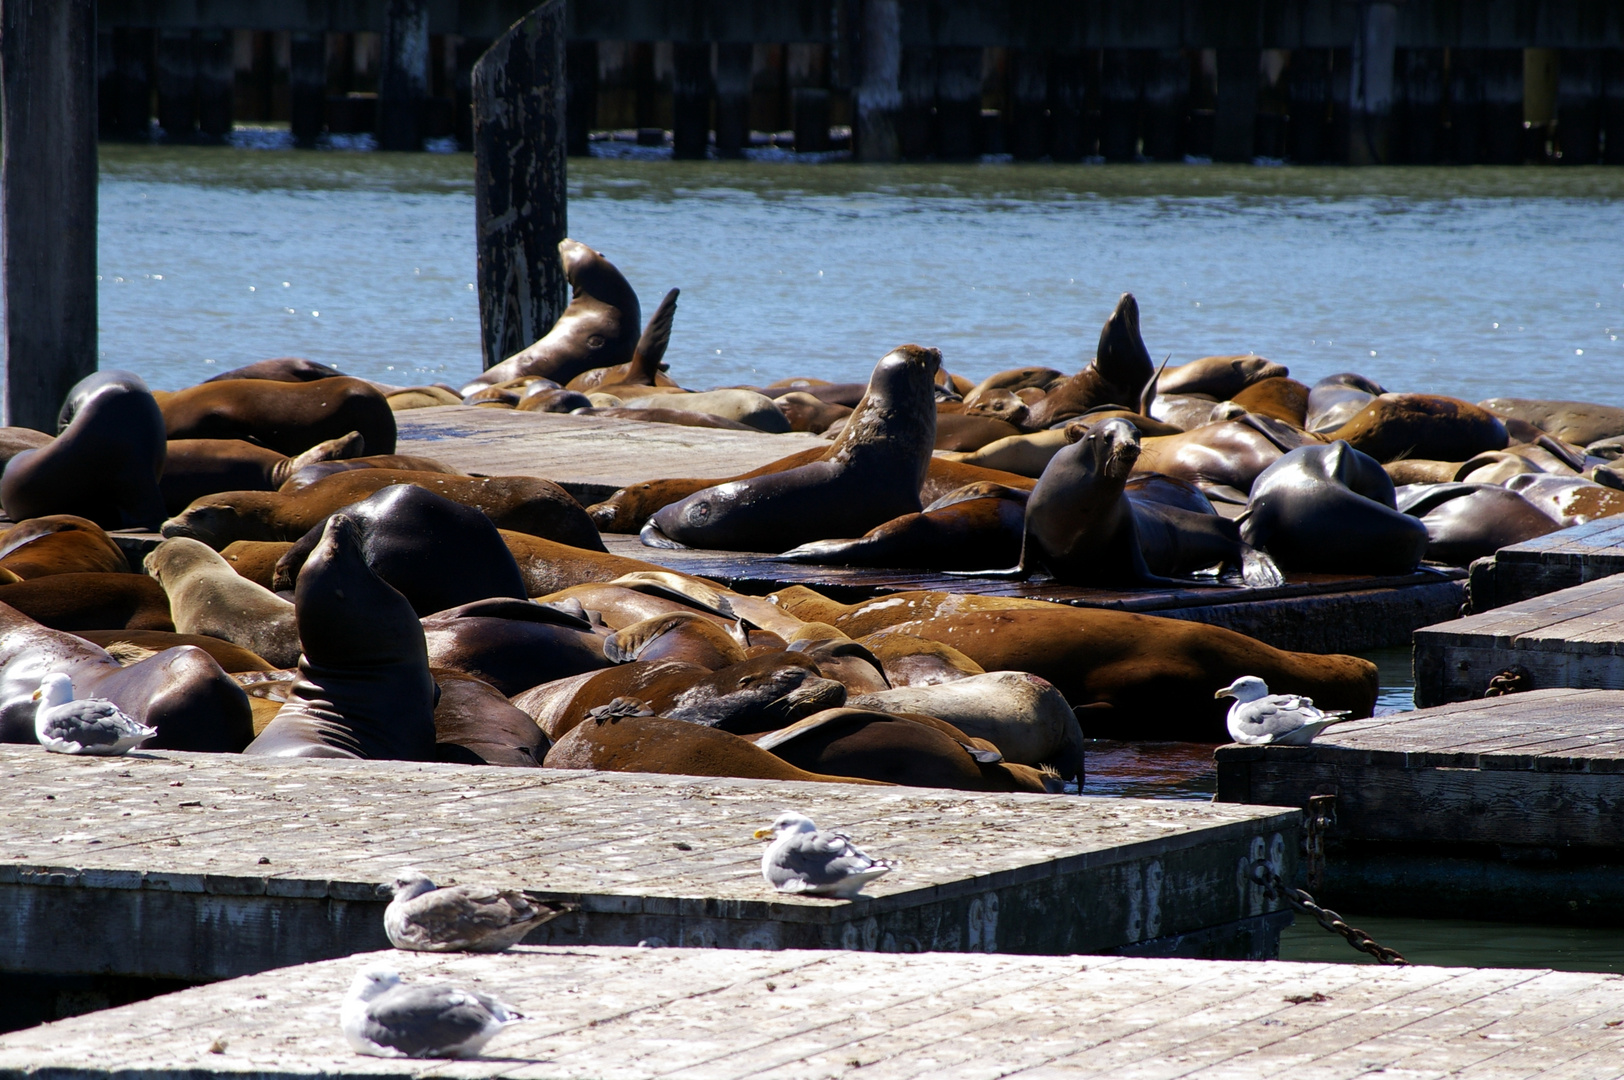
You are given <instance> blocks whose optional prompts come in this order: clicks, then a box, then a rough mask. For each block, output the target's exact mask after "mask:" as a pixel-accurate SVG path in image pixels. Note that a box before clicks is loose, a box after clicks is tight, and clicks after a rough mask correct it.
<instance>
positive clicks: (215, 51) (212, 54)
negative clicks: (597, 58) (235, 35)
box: [197, 30, 237, 142]
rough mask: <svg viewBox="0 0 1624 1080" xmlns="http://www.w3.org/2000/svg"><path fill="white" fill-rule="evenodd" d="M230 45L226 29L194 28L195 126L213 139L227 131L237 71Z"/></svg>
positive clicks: (229, 131)
mask: <svg viewBox="0 0 1624 1080" xmlns="http://www.w3.org/2000/svg"><path fill="white" fill-rule="evenodd" d="M231 45H232V42H231V31H229V30H199V31H198V32H197V130H198V133H199V134H200V135H202V136H203V137H204V138H205V139H209V140H212V141H216V142H218V141H219V140H221V139H224V138H225V137H226V136H227V135H230V134H231V114H232V98H234V97H235V96H236V87H235V86H234V85H233V84H234V82H235V80H236V73H237V67H236V63H235V58H234V57H233V56H232V52H233V51H234V50H233V49H232V47H231Z"/></svg>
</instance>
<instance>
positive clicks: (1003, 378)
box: [964, 354, 1148, 408]
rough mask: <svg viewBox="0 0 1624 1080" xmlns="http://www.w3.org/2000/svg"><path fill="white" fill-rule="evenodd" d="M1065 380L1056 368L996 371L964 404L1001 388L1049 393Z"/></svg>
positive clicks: (979, 385) (984, 380)
mask: <svg viewBox="0 0 1624 1080" xmlns="http://www.w3.org/2000/svg"><path fill="white" fill-rule="evenodd" d="M1147 355H1148V354H1147ZM1065 381H1066V374H1065V372H1062V371H1056V370H1055V369H1054V368H1047V367H1023V368H1011V369H1009V370H1008V371H999V372H995V373H994V374H992V375H988V376H987V377H986V378H985V379H982V380H981V381H980V382H978V383H976V384H975V386H973V387H971V388H970V392H969V393H967V394H965V395H964V404H965V407H966V408H969V407H970V406H972V405H975V404H976V403H977V402H979V401H981V400H982V399H983V398H984V397H987V396H988V395H990V394H993V393H996V392H998V391H1000V390H1003V391H1008V392H1009V393H1012V394H1013V393H1018V392H1019V391H1021V390H1028V389H1037V390H1041V391H1043V392H1045V393H1047V392H1048V389H1049V387H1051V386H1056V385H1058V384H1060V383H1063V382H1065Z"/></svg>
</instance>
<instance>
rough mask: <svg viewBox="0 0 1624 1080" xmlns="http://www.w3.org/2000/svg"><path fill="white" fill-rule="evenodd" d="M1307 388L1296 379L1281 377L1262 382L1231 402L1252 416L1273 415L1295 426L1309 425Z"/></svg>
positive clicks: (1245, 390) (1256, 383) (1237, 395)
mask: <svg viewBox="0 0 1624 1080" xmlns="http://www.w3.org/2000/svg"><path fill="white" fill-rule="evenodd" d="M1308 392H1309V391H1308V387H1306V386H1304V385H1303V384H1302V383H1300V382H1298V381H1297V380H1296V379H1288V378H1285V377H1284V376H1278V377H1276V378H1272V379H1260V380H1258V381H1257V382H1255V383H1253V384H1252V385H1251V386H1248V387H1247V388H1246V389H1244V390H1242V391H1241V392H1240V393H1238V394H1236V395H1235V396H1234V397H1232V398H1230V399H1229V400H1230V401H1232V402H1234V403H1235V404H1236V405H1239V406H1240V407H1241V408H1243V409H1245V410H1246V411H1247V412H1249V413H1255V414H1257V415H1258V416H1272V417H1274V419H1276V420H1283V421H1285V422H1286V423H1288V424H1290V425H1291V426H1292V427H1298V428H1301V427H1305V425H1307V423H1308Z"/></svg>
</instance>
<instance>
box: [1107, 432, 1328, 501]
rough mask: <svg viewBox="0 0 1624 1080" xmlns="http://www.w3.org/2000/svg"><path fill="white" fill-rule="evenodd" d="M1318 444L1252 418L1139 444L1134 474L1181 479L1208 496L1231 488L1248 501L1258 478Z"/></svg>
mask: <svg viewBox="0 0 1624 1080" xmlns="http://www.w3.org/2000/svg"><path fill="white" fill-rule="evenodd" d="M1318 442H1319V440H1318V439H1317V438H1315V437H1314V436H1310V435H1306V434H1304V433H1303V432H1301V431H1298V430H1296V429H1294V428H1292V427H1291V426H1290V425H1288V424H1283V423H1281V422H1280V421H1278V420H1271V419H1269V418H1268V417H1263V416H1253V415H1251V414H1247V415H1245V416H1241V417H1239V418H1237V419H1234V420H1224V421H1221V422H1219V423H1215V424H1206V425H1204V426H1202V427H1198V428H1194V429H1193V430H1190V431H1187V432H1185V433H1184V434H1182V435H1158V436H1152V437H1150V438H1146V439H1142V440H1140V454H1139V460H1138V461H1137V462H1136V463H1135V464H1134V471H1136V472H1142V473H1161V474H1162V475H1164V476H1172V477H1177V478H1178V479H1180V480H1186V481H1189V482H1190V483H1192V484H1194V485H1195V486H1197V487H1199V488H1201V489H1202V490H1203V491H1207V492H1208V493H1209V494H1211V489H1213V488H1227V489H1229V490H1231V491H1234V492H1238V493H1239V495H1240V497H1241V498H1243V499H1244V497H1245V496H1246V493H1247V492H1249V491H1251V489H1252V484H1253V482H1254V481H1255V480H1256V479H1257V477H1258V474H1260V473H1262V472H1263V470H1264V469H1266V468H1268V467H1269V466H1270V465H1272V464H1274V463H1275V462H1276V461H1279V460H1280V458H1281V456H1282V455H1284V454H1285V453H1286V452H1288V451H1290V450H1295V449H1296V448H1297V447H1299V446H1304V445H1308V444H1318Z"/></svg>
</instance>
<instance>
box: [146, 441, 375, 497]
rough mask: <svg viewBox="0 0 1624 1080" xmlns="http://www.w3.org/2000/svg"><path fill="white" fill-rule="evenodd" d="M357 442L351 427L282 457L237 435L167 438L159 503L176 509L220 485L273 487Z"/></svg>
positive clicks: (344, 453)
mask: <svg viewBox="0 0 1624 1080" xmlns="http://www.w3.org/2000/svg"><path fill="white" fill-rule="evenodd" d="M362 443H363V440H362V438H361V435H360V433H359V432H354V431H352V432H349V433H348V434H346V435H341V436H339V437H338V438H336V439H328V440H327V441H326V442H321V443H317V444H316V445H315V446H312V447H311V448H310V449H309V450H306V451H305V452H304V453H302V454H299V455H298V456H296V457H288V456H287V455H286V454H282V453H278V452H277V451H275V450H271V449H268V448H266V447H263V446H258V445H256V444H254V443H250V442H244V441H243V440H241V439H172V440H170V442H169V451H168V457H167V460H166V461H165V462H164V474H163V478H162V480H160V481H159V485H158V487H159V490H160V491H162V492H163V498H164V509H165V510H166V511H167V512H168V513H169V514H171V515H174V514H178V513H180V512H181V511H182V510H184V509H186V508H187V507H188V506H190V505H191V503H192V501H193V500H194V499H201V498H202V497H203V496H205V495H216V494H218V493H220V492H222V491H275V490H276V489H277V488H279V487H281V486H282V485H283V484H284V483H286V482H287V480H288V478H289V477H291V476H293V475H294V474H295V473H297V472H298V471H299V470H300V469H302V468H304V467H305V466H306V465H314V464H316V463H317V462H321V461H331V460H334V459H337V458H345V457H352V456H354V455H356V454H359V453H360V452H361V446H362Z"/></svg>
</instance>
